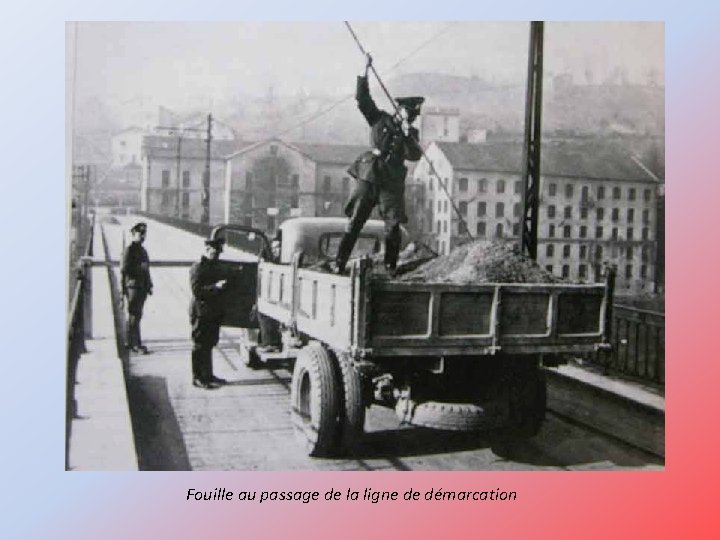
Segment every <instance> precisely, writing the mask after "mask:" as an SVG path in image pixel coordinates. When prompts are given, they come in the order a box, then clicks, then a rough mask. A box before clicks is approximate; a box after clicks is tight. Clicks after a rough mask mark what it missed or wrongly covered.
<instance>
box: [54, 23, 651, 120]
mask: <svg viewBox="0 0 720 540" xmlns="http://www.w3.org/2000/svg"><path fill="white" fill-rule="evenodd" d="M351 24H352V25H353V28H354V29H355V31H356V32H357V34H358V36H359V38H360V40H361V42H362V44H363V45H364V46H365V48H366V49H367V50H368V51H369V52H371V53H372V55H373V57H374V58H375V60H376V67H377V69H378V71H379V72H380V74H381V76H382V77H383V78H384V79H386V80H387V79H390V78H391V77H392V76H393V75H394V74H397V73H403V72H428V71H435V72H441V73H451V74H458V75H477V76H479V77H482V78H485V79H488V80H493V81H496V82H521V83H522V82H523V81H524V77H525V73H526V70H527V48H528V46H527V43H528V35H529V24H528V23H488V22H477V23H474V22H460V23H450V22H443V21H431V22H416V23H402V22H388V23H378V22H357V23H351ZM76 32H77V33H76ZM433 37H434V39H432V41H431V42H430V43H427V44H426V45H425V46H424V47H422V48H421V49H420V50H417V51H416V52H414V53H413V51H415V50H416V49H417V48H418V47H420V46H421V45H423V43H425V42H426V41H428V40H429V39H431V38H433ZM67 39H68V70H69V73H72V68H73V65H72V63H73V59H74V58H76V59H77V64H76V69H77V70H76V72H75V73H74V76H75V80H76V81H77V93H76V99H77V100H78V101H82V100H84V99H85V98H88V97H93V96H97V97H99V98H101V99H103V100H105V101H108V102H109V103H110V104H112V103H119V102H122V101H125V100H128V99H131V98H133V97H134V96H137V95H144V96H148V97H151V98H154V99H157V100H160V101H161V102H163V103H165V104H166V105H168V106H170V107H173V106H180V105H181V104H184V103H187V101H188V100H191V99H196V98H198V97H201V96H202V97H206V98H208V99H210V98H216V99H217V98H222V97H229V96H232V95H237V94H239V93H249V94H256V95H261V94H264V93H265V92H266V91H267V89H268V87H269V86H271V85H272V86H274V88H275V91H276V92H277V93H282V94H295V93H297V92H301V91H307V92H325V93H329V94H338V93H351V92H352V91H353V88H354V77H355V75H356V74H357V73H359V71H360V70H361V68H362V66H363V59H362V57H361V55H360V52H359V50H358V48H357V45H356V44H355V42H354V41H353V39H352V37H351V36H350V33H349V32H348V30H347V28H346V27H345V25H344V24H343V23H342V21H337V22H317V23H315V22H299V23H291V22H232V23H230V22H221V23H197V22H190V23H135V22H122V23H120V22H118V23H112V22H110V23H101V22H82V23H68V26H67ZM75 43H77V51H76V55H75V54H74V49H75V48H74V44H75ZM411 53H413V54H411ZM408 55H411V56H409V57H407V56H408ZM406 57H407V58H406ZM405 58H406V59H405ZM402 59H405V60H404V61H403V62H401V63H400V64H399V65H398V66H395V64H396V63H397V62H398V61H400V60H402ZM544 63H545V70H546V73H553V74H554V73H562V72H570V73H572V74H573V76H574V77H575V80H576V81H577V82H584V81H585V73H586V70H588V69H590V70H592V72H593V77H594V81H595V82H601V81H602V80H604V79H605V78H606V77H607V76H608V74H609V73H610V72H611V71H612V70H613V69H615V68H617V67H620V68H621V69H623V70H624V71H625V72H626V74H627V76H628V80H629V81H630V82H642V81H644V80H645V78H646V75H647V73H648V72H649V71H650V70H654V71H655V72H656V73H657V75H658V77H659V81H663V80H664V63H665V58H664V26H663V24H662V23H595V22H592V23H581V22H572V23H546V25H545V57H544ZM69 78H70V79H71V80H72V77H69Z"/></svg>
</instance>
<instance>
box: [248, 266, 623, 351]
mask: <svg viewBox="0 0 720 540" xmlns="http://www.w3.org/2000/svg"><path fill="white" fill-rule="evenodd" d="M610 295H611V291H610V287H608V286H607V285H606V284H590V285H570V284H533V283H528V284H525V283H523V284H519V283H512V284H503V283H487V284H478V285H454V284H448V283H407V282H398V281H392V280H379V279H373V278H372V277H371V276H370V273H369V272H368V271H367V268H364V269H363V268H355V269H353V272H352V273H351V275H350V276H336V275H333V274H328V273H324V272H318V271H314V270H308V269H302V268H298V267H296V266H291V265H278V264H272V263H265V262H262V263H260V266H259V272H258V309H259V311H260V312H261V313H263V314H265V315H267V316H269V317H271V318H273V319H275V320H278V321H280V322H281V323H283V324H285V325H289V326H294V327H295V328H296V329H297V330H298V331H299V332H302V333H303V334H306V335H307V336H309V337H311V338H313V339H317V340H320V341H323V342H325V343H327V344H328V345H330V346H331V347H333V348H336V349H339V350H345V351H350V352H354V353H359V354H360V355H369V354H372V355H374V356H394V355H406V356H407V355H415V356H438V355H443V356H448V355H480V354H494V353H496V352H498V351H503V352H506V353H510V354H515V353H570V352H573V353H581V352H588V351H593V350H595V349H596V348H597V347H598V346H600V345H601V344H604V343H605V342H606V329H607V327H606V321H607V315H608V306H609V303H610V301H611V298H610Z"/></svg>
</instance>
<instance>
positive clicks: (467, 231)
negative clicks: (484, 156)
mask: <svg viewBox="0 0 720 540" xmlns="http://www.w3.org/2000/svg"><path fill="white" fill-rule="evenodd" d="M345 26H347V29H348V30H349V31H350V33H351V34H352V37H353V39H354V40H355V43H357V46H358V48H359V49H360V52H362V53H363V55H365V56H367V54H368V53H367V52H365V49H364V48H363V46H362V44H361V43H360V40H359V39H358V37H357V35H356V34H355V32H354V31H353V29H352V27H351V26H350V23H348V22H347V21H345ZM370 67H372V65H371V66H370ZM372 71H373V73H374V74H375V78H376V79H377V80H378V82H379V83H380V86H381V87H382V89H383V90H384V91H385V94H386V95H387V96H388V99H390V102H391V103H392V104H393V107H395V110H396V111H397V104H396V103H395V100H394V99H393V97H392V96H391V95H390V93H389V92H388V91H387V88H385V85H384V84H383V82H382V80H380V75H378V72H377V71H375V68H374V67H372ZM420 152H421V153H422V157H424V158H425V161H427V163H428V165H429V166H430V173H431V174H433V175H435V177H436V178H437V179H438V184H439V185H440V187H441V188H442V189H443V191H444V192H445V195H447V198H448V200H449V201H450V206H452V209H453V210H454V211H455V213H456V214H457V216H458V219H459V220H460V223H461V224H462V231H460V233H461V234H462V233H463V232H464V233H465V234H466V235H467V236H468V237H469V238H470V239H472V238H473V235H472V233H471V232H470V229H469V228H468V226H467V222H466V221H465V218H464V217H463V215H462V213H461V212H460V209H459V208H458V207H457V205H456V204H455V201H454V200H453V198H452V196H451V195H450V191H449V190H448V188H447V186H446V185H445V182H444V181H443V179H442V178H441V177H440V175H439V174H438V172H437V171H436V170H435V165H434V164H433V162H432V160H431V159H430V158H429V157H427V154H426V153H425V150H423V149H422V147H420Z"/></svg>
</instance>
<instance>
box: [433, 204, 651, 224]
mask: <svg viewBox="0 0 720 540" xmlns="http://www.w3.org/2000/svg"><path fill="white" fill-rule="evenodd" d="M428 207H429V208H432V201H429V202H428ZM458 210H459V211H460V214H461V215H462V216H463V217H467V215H468V202H467V201H460V202H459V203H458ZM437 211H438V213H440V212H447V211H448V201H447V200H443V201H441V200H439V199H438V201H437ZM595 213H596V218H597V221H602V220H603V219H605V209H604V208H596V209H595ZM520 214H521V210H520V203H514V204H513V216H515V217H518V216H520ZM476 215H477V217H479V218H481V217H485V216H486V215H487V203H486V202H485V201H480V202H478V203H477V213H476ZM556 216H557V212H556V208H555V205H552V204H551V205H549V206H548V207H547V217H548V218H550V219H553V218H555V217H556ZM625 216H626V221H627V222H628V223H633V222H634V221H635V208H628V209H627V210H626V213H625ZM495 217H496V218H502V217H505V203H504V202H497V203H495ZM572 217H573V207H572V206H566V207H564V209H563V218H564V219H572ZM587 217H588V209H587V208H580V219H587ZM610 219H611V220H612V221H619V220H620V209H619V208H613V209H612V210H611V214H610ZM642 222H643V223H650V210H649V209H647V208H646V209H644V210H643V211H642Z"/></svg>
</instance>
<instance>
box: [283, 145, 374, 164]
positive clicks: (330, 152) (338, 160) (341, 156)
mask: <svg viewBox="0 0 720 540" xmlns="http://www.w3.org/2000/svg"><path fill="white" fill-rule="evenodd" d="M291 144H292V146H294V147H295V148H297V149H298V150H300V152H302V153H303V154H305V155H306V156H308V157H309V158H310V159H312V160H313V161H315V162H317V163H324V164H333V165H350V164H351V163H352V162H353V161H355V158H356V157H358V156H359V155H360V154H362V153H363V152H365V151H367V150H369V149H370V146H369V145H357V144H309V143H291Z"/></svg>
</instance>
